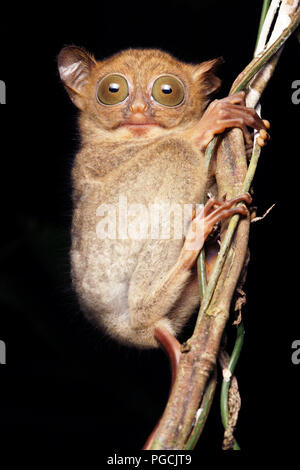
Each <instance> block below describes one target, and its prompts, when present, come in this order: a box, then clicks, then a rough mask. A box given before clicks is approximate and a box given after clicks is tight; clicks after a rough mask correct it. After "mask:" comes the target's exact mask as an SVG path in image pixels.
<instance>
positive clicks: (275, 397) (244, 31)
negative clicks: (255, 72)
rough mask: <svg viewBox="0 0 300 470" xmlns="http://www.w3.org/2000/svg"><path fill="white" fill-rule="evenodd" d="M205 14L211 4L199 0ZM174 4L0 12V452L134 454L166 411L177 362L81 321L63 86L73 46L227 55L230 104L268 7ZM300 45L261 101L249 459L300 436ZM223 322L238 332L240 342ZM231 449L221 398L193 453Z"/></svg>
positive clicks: (249, 313) (241, 437)
mask: <svg viewBox="0 0 300 470" xmlns="http://www.w3.org/2000/svg"><path fill="white" fill-rule="evenodd" d="M206 3H207V5H206ZM206 3H205V2H200V1H199V2H196V1H193V0H184V1H183V0H176V1H175V0H174V1H171V0H165V1H159V2H157V1H152V2H146V3H142V2H139V3H133V2H125V1H123V2H121V1H111V2H101V1H100V2H97V3H92V2H89V1H85V2H82V3H81V4H80V5H77V4H75V3H73V4H71V3H68V2H64V3H63V2H60V3H59V2H55V1H52V2H47V1H45V2H41V1H40V2H31V3H30V5H28V4H25V3H17V4H11V5H8V6H7V7H6V10H5V11H4V12H3V14H1V19H0V29H1V61H0V79H1V80H4V81H5V82H6V86H7V104H6V105H5V106H1V108H0V115H1V165H2V171H1V175H2V177H1V190H2V197H1V208H2V210H1V213H2V217H1V220H2V224H1V226H2V227H1V237H2V241H1V246H0V259H1V274H0V276H1V277H0V279H1V285H0V309H1V315H0V339H2V340H4V341H5V343H6V347H7V365H5V366H4V365H0V432H1V442H2V443H3V442H6V443H7V444H8V445H11V446H13V448H14V449H18V448H19V446H21V445H23V444H24V443H27V442H28V447H27V448H28V449H29V450H30V449H32V450H34V449H37V448H38V447H39V448H40V447H47V448H49V449H51V450H52V451H53V453H54V454H55V453H56V452H58V451H61V450H63V449H64V450H65V449H72V452H74V449H83V450H89V451H90V450H96V451H97V452H98V453H99V463H101V461H102V462H103V461H104V460H103V459H105V458H106V456H108V455H111V454H112V453H114V451H116V452H117V451H119V452H121V451H122V450H123V453H126V454H127V455H130V451H131V454H133V452H134V451H138V450H139V449H140V448H141V447H142V445H143V443H144V441H145V440H146V438H147V435H148V434H149V433H150V431H151V430H152V428H153V426H154V423H155V422H156V420H157V419H158V417H159V415H160V413H161V412H162V410H163V407H164V404H165V401H166V399H167V395H168V387H169V380H170V377H169V370H168V363H167V360H166V359H165V357H164V354H163V353H162V352H161V351H144V352H141V351H136V350H133V349H127V348H125V347H121V346H119V345H117V344H115V343H114V342H113V341H112V340H110V339H108V338H105V337H103V335H102V333H101V332H99V331H97V330H95V329H94V327H92V326H90V325H89V324H88V323H87V322H86V321H85V319H84V318H83V316H82V314H81V313H80V311H79V308H78V305H77V302H76V297H75V294H74V292H73V291H72V288H71V283H70V278H69V260H68V249H69V245H70V236H69V229H70V223H71V210H72V206H71V184H70V170H71V166H72V159H73V156H74V153H75V152H76V149H77V148H78V144H79V139H78V132H77V127H76V109H75V107H74V106H73V105H72V103H71V102H70V100H69V98H68V96H67V94H66V93H65V91H64V89H63V87H62V85H61V83H60V82H59V78H58V73H57V68H56V56H57V54H58V52H59V51H60V49H61V48H62V47H63V46H64V45H66V44H76V45H80V46H84V47H86V48H87V49H88V50H90V51H91V52H93V53H94V54H95V56H96V58H98V59H102V58H104V57H107V56H109V55H110V54H112V53H115V52H117V51H119V50H121V49H124V48H127V47H158V48H161V49H164V50H167V51H169V52H171V53H172V54H173V55H175V56H176V57H178V58H179V59H181V60H185V61H193V62H201V61H202V60H207V59H210V58H213V57H218V56H221V55H222V56H223V57H224V59H225V64H224V65H223V67H222V70H221V72H220V76H221V78H222V79H223V87H222V90H221V93H220V95H219V96H220V97H221V96H225V95H226V94H227V93H228V91H229V88H230V85H231V83H232V81H233V80H234V78H235V77H236V76H237V75H238V73H239V72H240V71H241V70H242V69H243V68H244V67H245V66H246V65H247V63H248V62H249V61H250V60H251V57H252V53H253V49H254V44H255V39H256V33H257V27H258V22H259V17H260V8H261V3H262V2H260V1H259V2H250V1H248V2H237V1H227V2H222V1H217V0H214V1H210V2H206ZM299 55H300V46H299V44H298V43H297V41H296V39H295V38H294V37H292V38H290V39H289V40H288V43H287V44H286V47H285V50H284V52H283V54H282V57H281V59H280V62H279V64H278V66H277V70H276V72H275V75H274V77H273V78H272V80H271V82H270V83H269V86H268V88H267V90H266V91H265V93H264V95H263V99H262V107H263V113H262V114H263V117H265V118H267V119H269V120H270V121H271V124H272V129H271V136H272V139H271V141H270V143H269V144H268V147H267V148H266V149H264V150H263V152H262V156H261V161H260V162H259V168H258V171H257V173H256V176H255V182H254V190H255V196H254V204H255V205H256V206H258V213H259V215H262V214H263V213H264V212H265V210H266V209H268V208H269V207H270V206H271V204H273V203H276V206H275V208H274V209H273V211H272V212H271V213H270V214H269V216H268V217H266V219H264V220H263V221H261V222H259V223H257V224H253V225H252V232H251V241H250V248H251V263H250V267H249V271H248V279H247V284H246V290H247V297H248V303H247V305H246V307H245V309H244V313H243V315H244V322H245V327H246V337H245V346H244V349H243V352H242V356H241V359H240V362H239V364H238V367H237V371H236V372H237V377H238V380H239V386H240V391H241V396H242V409H241V412H240V417H239V423H238V428H237V432H236V436H237V438H238V441H239V443H240V445H241V448H242V450H243V452H244V453H248V454H252V453H254V452H256V451H257V450H258V449H260V450H261V449H276V450H277V451H279V452H283V453H286V452H290V451H292V450H295V449H296V448H297V445H298V442H299V431H298V429H297V423H298V422H299V418H300V411H299V402H298V396H299V373H300V365H299V366H296V365H293V364H292V362H291V354H292V349H291V344H292V342H293V341H294V340H295V339H300V329H299V320H298V316H299V307H298V275H297V274H296V275H293V272H292V268H293V265H295V266H296V265H297V263H298V256H297V255H298V236H299V235H298V229H297V219H298V186H299V182H298V181H299V173H298V161H297V160H298V158H299V151H298V142H299V135H298V134H299V115H300V105H298V106H297V105H294V104H292V101H291V95H292V87H291V85H292V82H293V81H294V80H297V79H298V80H299V79H300V76H299ZM233 331H234V329H233V327H229V337H231V336H232V334H233ZM221 442H222V426H221V421H220V414H219V387H218V389H217V391H216V395H215V400H214V404H213V408H212V411H211V414H210V417H209V419H208V422H207V425H206V428H205V430H204V433H203V435H202V437H201V439H200V442H199V444H198V447H197V450H195V455H198V456H200V455H202V454H203V453H204V452H207V451H213V452H218V451H219V450H220V448H221Z"/></svg>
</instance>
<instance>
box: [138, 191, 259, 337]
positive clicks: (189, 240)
mask: <svg viewBox="0 0 300 470" xmlns="http://www.w3.org/2000/svg"><path fill="white" fill-rule="evenodd" d="M241 201H243V202H246V203H250V202H251V197H250V195H249V194H244V195H242V196H239V197H236V198H234V199H232V200H230V201H221V202H220V201H213V200H210V201H208V203H207V204H206V205H205V206H204V208H203V209H202V211H201V212H200V213H199V214H198V215H197V216H196V217H195V218H194V219H193V221H192V222H191V224H190V227H189V229H188V233H187V236H186V239H185V242H184V244H183V247H182V249H181V252H180V254H179V257H178V259H177V262H176V263H175V265H174V266H173V268H172V269H171V270H170V271H169V272H167V273H165V274H164V275H163V274H162V273H161V272H157V273H156V272H151V273H149V272H147V273H144V272H137V273H135V274H136V275H135V276H133V278H134V279H132V280H133V283H132V284H131V285H130V290H129V311H130V324H131V328H133V329H134V330H139V329H145V328H147V327H148V326H150V325H153V326H154V325H155V326H163V325H166V322H167V315H168V313H169V311H170V310H171V308H172V307H173V305H174V304H175V302H176V300H177V299H178V298H179V297H180V295H181V293H182V291H183V289H184V287H185V285H186V282H187V281H188V279H189V278H190V275H191V270H192V268H193V266H194V264H195V262H196V260H197V257H198V254H199V252H200V250H201V248H202V247H203V244H204V242H205V240H206V238H207V236H208V235H209V234H210V232H211V231H212V229H213V227H214V225H215V224H216V223H218V222H220V221H222V220H224V219H225V218H227V217H229V216H231V215H233V214H241V215H246V214H247V212H248V211H247V209H246V207H245V206H243V205H242V206H236V207H233V206H234V205H235V204H236V203H238V202H241ZM215 206H217V207H216V209H215ZM199 228H200V229H201V230H202V233H201V234H200V237H199ZM198 238H199V240H198ZM195 239H196V242H195ZM158 279H160V280H159V283H157V280H158ZM155 282H156V285H155V284H154V283H155ZM131 292H132V295H131ZM161 319H163V320H164V321H163V322H162V323H161V325H159V324H158V322H159V320H161Z"/></svg>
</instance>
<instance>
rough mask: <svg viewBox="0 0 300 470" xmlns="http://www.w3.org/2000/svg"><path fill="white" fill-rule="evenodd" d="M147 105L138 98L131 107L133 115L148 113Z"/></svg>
mask: <svg viewBox="0 0 300 470" xmlns="http://www.w3.org/2000/svg"><path fill="white" fill-rule="evenodd" d="M147 108H148V106H147V104H146V103H145V101H144V100H143V99H142V98H141V97H136V98H135V100H134V101H133V102H132V103H131V104H130V105H129V109H130V111H131V112H132V113H134V114H136V113H145V112H146V111H147Z"/></svg>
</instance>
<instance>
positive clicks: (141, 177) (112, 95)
mask: <svg viewBox="0 0 300 470" xmlns="http://www.w3.org/2000/svg"><path fill="white" fill-rule="evenodd" d="M218 62H219V59H215V60H210V61H207V62H204V63H201V64H199V65H192V64H187V63H183V62H180V61H178V60H176V59H175V58H173V57H172V56H171V55H169V54H168V53H165V52H162V51H160V50H156V49H129V50H125V51H123V52H120V53H119V54H116V55H114V56H112V57H111V58H109V59H107V60H104V61H96V60H95V59H94V57H93V56H92V55H90V54H89V53H87V52H86V51H85V50H84V49H82V48H78V47H75V46H69V47H65V48H63V49H62V50H61V52H60V54H59V57H58V68H59V73H60V77H61V80H62V82H63V84H64V86H65V88H66V90H67V92H68V94H69V96H70V98H71V100H72V101H73V102H74V104H75V105H76V106H77V107H78V108H79V110H80V116H79V124H80V132H81V147H80V150H79V152H78V153H77V155H76V158H75V162H74V167H73V174H72V176H73V188H74V191H73V202H74V214H73V226H72V249H71V262H72V278H73V282H74V286H75V289H76V291H77V294H78V297H79V301H80V305H81V307H82V310H83V311H84V312H85V313H86V315H87V317H88V318H89V319H91V320H92V321H93V322H96V323H97V324H99V325H101V326H102V327H103V328H104V330H105V331H106V332H107V333H108V334H109V335H110V336H112V337H114V338H115V339H117V340H118V341H120V342H122V343H125V344H128V345H134V346H137V347H141V348H152V347H158V346H159V345H160V344H162V345H163V346H165V347H166V349H168V345H170V344H171V346H170V348H171V349H172V338H173V337H176V336H177V335H178V334H179V332H180V331H181V330H182V328H183V326H184V325H185V324H186V322H187V320H188V319H189V318H190V317H191V315H192V314H193V312H195V308H196V307H197V305H198V304H199V284H198V281H197V269H196V260H197V257H198V254H199V251H200V249H201V248H202V245H203V242H204V241H205V239H206V237H207V236H208V235H209V233H210V232H211V231H212V229H213V227H214V226H215V224H216V223H218V222H220V221H221V220H223V219H224V218H227V217H228V216H230V215H232V214H235V213H239V214H241V215H247V213H248V211H247V208H246V206H245V205H243V204H242V205H241V204H240V205H238V206H236V203H237V202H241V201H243V202H245V203H250V202H251V198H250V196H249V194H244V195H241V196H240V197H238V198H235V199H233V200H229V201H226V199H224V198H225V197H226V195H224V194H216V191H215V190H214V188H215V187H216V186H217V184H215V183H217V182H215V178H214V171H213V167H212V168H210V170H208V169H207V168H206V166H205V161H204V153H205V149H206V147H207V145H208V143H209V142H210V141H211V139H212V138H213V137H214V136H215V135H216V134H220V133H222V132H223V131H225V130H226V129H228V128H232V127H239V128H241V129H242V130H243V131H244V133H245V136H246V137H247V138H249V131H248V130H247V127H251V128H254V129H257V130H259V131H260V137H259V143H260V145H264V143H265V141H266V140H267V139H268V138H269V136H268V133H267V131H266V129H267V128H268V127H269V124H268V122H267V121H263V120H262V119H261V118H260V117H259V116H258V115H257V113H256V112H255V110H254V109H250V108H247V107H246V105H245V94H244V93H243V92H240V93H237V94H235V95H232V96H229V97H226V98H224V99H221V100H214V101H212V102H211V103H210V104H209V99H210V95H211V94H212V93H213V92H215V91H216V90H217V89H218V88H219V86H220V79H219V78H217V77H216V75H215V69H216V66H217V65H218ZM208 191H211V192H212V193H213V194H215V195H217V197H218V199H215V198H210V199H208V201H207V202H206V205H205V206H204V208H203V210H202V211H200V212H199V213H198V214H197V215H196V216H195V217H194V218H193V217H191V218H190V220H185V221H184V224H185V227H184V228H185V237H182V238H181V239H176V238H175V237H172V236H170V237H169V238H160V237H158V238H151V237H150V236H149V237H145V238H144V239H132V238H130V236H128V234H125V235H124V233H123V234H120V233H118V231H117V232H116V237H106V238H103V237H102V238H101V237H99V236H98V234H97V225H98V223H99V219H100V215H99V214H100V212H99V206H100V205H103V204H107V205H110V207H115V211H114V215H115V214H116V212H118V210H119V200H120V196H122V197H126V201H127V204H128V205H130V204H143V206H144V207H148V206H149V204H160V205H163V204H165V203H176V204H179V205H180V206H181V207H183V206H184V205H186V204H199V203H200V202H202V201H205V200H206V199H207V193H208ZM101 214H102V213H101ZM102 215H103V214H102ZM131 215H132V214H131ZM128 217H129V215H128ZM132 217H133V215H132ZM200 219H201V220H202V221H203V222H204V231H203V242H202V244H200V245H198V246H197V247H196V248H194V249H190V247H189V246H188V245H189V243H190V242H191V240H193V239H194V237H195V230H196V228H197V222H198V221H199V220H200ZM121 235H122V236H121ZM175 344H176V340H175ZM170 354H171V353H170Z"/></svg>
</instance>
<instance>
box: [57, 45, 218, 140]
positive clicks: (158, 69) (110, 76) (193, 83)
mask: <svg viewBox="0 0 300 470" xmlns="http://www.w3.org/2000/svg"><path fill="white" fill-rule="evenodd" d="M221 60H222V59H215V60H210V61H208V62H203V63H201V64H199V65H191V64H186V63H184V62H180V61H178V60H176V59H175V58H173V57H172V56H171V55H169V54H167V53H166V52H162V51H160V50H157V49H128V50H125V51H122V52H120V53H118V54H116V55H114V56H112V57H111V58H109V59H107V60H104V61H96V60H95V59H94V57H93V56H92V55H90V54H89V53H87V52H86V51H85V50H84V49H82V48H78V47H75V46H69V47H64V48H63V49H62V50H61V52H60V54H59V56H58V68H59V73H60V77H61V80H62V82H63V83H64V86H65V88H66V90H67V92H68V94H69V96H70V98H71V99H72V101H73V102H74V104H75V105H76V106H77V107H78V108H79V109H80V110H81V112H82V113H81V116H82V121H81V122H82V124H83V127H86V128H87V127H88V126H92V127H93V130H94V131H97V129H99V133H101V134H103V132H104V133H105V134H107V133H108V132H114V133H115V134H116V133H117V134H119V135H120V136H121V135H124V136H128V137H139V136H141V135H146V136H149V135H150V136H151V135H156V134H157V132H163V130H166V129H171V128H175V127H178V126H182V125H183V126H185V125H188V124H189V123H191V122H194V121H196V120H198V119H200V117H201V115H202V113H203V109H204V107H205V106H206V104H207V102H208V99H209V95H211V93H213V92H214V91H216V90H217V89H218V88H219V86H220V79H219V78H217V77H216V76H215V74H214V70H215V68H216V66H217V65H218V64H219V63H220V62H221Z"/></svg>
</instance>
